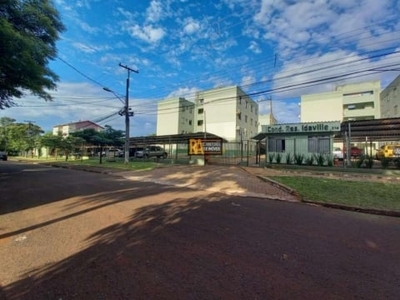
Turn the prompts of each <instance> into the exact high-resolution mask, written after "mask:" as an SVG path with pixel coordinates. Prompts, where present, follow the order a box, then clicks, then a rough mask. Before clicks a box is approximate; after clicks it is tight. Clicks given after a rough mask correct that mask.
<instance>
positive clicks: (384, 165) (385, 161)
mask: <svg viewBox="0 0 400 300" xmlns="http://www.w3.org/2000/svg"><path fill="white" fill-rule="evenodd" d="M389 164H390V159H389V158H386V157H382V158H381V165H382V168H384V169H387V168H388V167H389Z"/></svg>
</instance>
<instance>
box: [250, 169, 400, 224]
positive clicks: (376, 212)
mask: <svg viewBox="0 0 400 300" xmlns="http://www.w3.org/2000/svg"><path fill="white" fill-rule="evenodd" d="M244 170H245V171H246V172H248V171H247V170H246V169H244ZM248 173H250V172H248ZM256 176H257V177H258V178H259V179H261V180H262V181H265V182H269V183H271V184H273V185H274V186H275V187H277V188H280V189H282V190H283V191H285V192H288V193H289V194H291V195H293V196H295V197H296V198H297V199H298V200H299V202H301V203H305V204H311V205H316V206H323V207H327V208H334V209H341V210H347V211H354V212H360V213H366V214H373V215H382V216H389V217H397V218H400V212H397V211H390V210H379V209H370V208H362V207H354V206H346V205H340V204H331V203H321V202H315V201H309V200H306V199H303V197H302V196H301V195H300V194H299V193H297V191H295V190H294V189H292V188H290V187H288V186H286V185H284V184H282V183H280V182H277V181H275V180H272V179H270V178H268V177H265V176H261V175H256Z"/></svg>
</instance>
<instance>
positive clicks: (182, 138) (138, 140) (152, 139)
mask: <svg viewBox="0 0 400 300" xmlns="http://www.w3.org/2000/svg"><path fill="white" fill-rule="evenodd" d="M202 138H207V139H222V141H223V142H227V140H225V139H223V138H222V137H220V136H218V135H215V134H212V133H209V132H197V133H182V134H170V135H158V136H156V135H154V136H139V137H131V138H130V139H129V141H130V144H131V145H132V144H133V145H150V144H187V142H188V140H189V139H202Z"/></svg>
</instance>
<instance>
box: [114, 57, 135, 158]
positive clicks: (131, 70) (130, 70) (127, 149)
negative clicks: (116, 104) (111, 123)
mask: <svg viewBox="0 0 400 300" xmlns="http://www.w3.org/2000/svg"><path fill="white" fill-rule="evenodd" d="M119 66H120V67H121V68H124V69H126V70H127V71H128V77H127V78H126V95H125V109H124V113H125V147H124V150H125V163H126V164H127V163H129V117H131V116H133V112H130V111H129V79H130V75H131V72H135V73H139V71H138V70H133V69H131V68H129V67H128V66H124V65H122V64H121V63H119Z"/></svg>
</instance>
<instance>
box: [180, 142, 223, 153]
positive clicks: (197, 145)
mask: <svg viewBox="0 0 400 300" xmlns="http://www.w3.org/2000/svg"><path fill="white" fill-rule="evenodd" d="M188 154H189V155H221V154H222V140H221V139H189V149H188Z"/></svg>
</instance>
